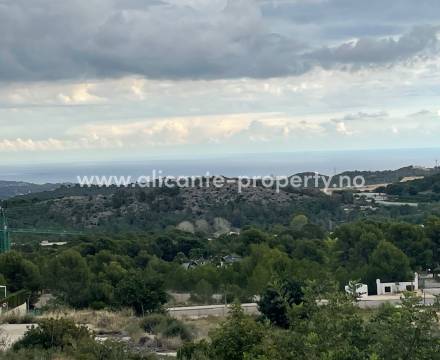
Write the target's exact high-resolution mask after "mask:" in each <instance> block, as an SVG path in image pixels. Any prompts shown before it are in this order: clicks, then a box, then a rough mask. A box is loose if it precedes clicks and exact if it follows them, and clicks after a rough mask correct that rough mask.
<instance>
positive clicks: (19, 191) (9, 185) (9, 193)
mask: <svg viewBox="0 0 440 360" xmlns="http://www.w3.org/2000/svg"><path fill="white" fill-rule="evenodd" d="M59 186H60V184H43V185H38V184H32V183H27V182H19V181H2V180H0V200H5V199H9V198H11V197H14V196H19V195H25V194H31V193H36V192H42V191H51V190H54V189H56V188H58V187H59Z"/></svg>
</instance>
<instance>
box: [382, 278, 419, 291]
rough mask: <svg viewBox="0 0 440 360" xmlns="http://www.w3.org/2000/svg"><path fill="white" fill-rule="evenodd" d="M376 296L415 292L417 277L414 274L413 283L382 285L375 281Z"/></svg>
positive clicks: (417, 283)
mask: <svg viewBox="0 0 440 360" xmlns="http://www.w3.org/2000/svg"><path fill="white" fill-rule="evenodd" d="M376 287H377V295H393V294H399V293H402V292H405V291H417V290H418V289H419V275H418V274H417V273H414V280H413V281H404V282H393V283H383V282H381V281H380V279H377V280H376Z"/></svg>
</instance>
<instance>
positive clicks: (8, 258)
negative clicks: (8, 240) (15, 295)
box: [0, 251, 41, 292]
mask: <svg viewBox="0 0 440 360" xmlns="http://www.w3.org/2000/svg"><path fill="white" fill-rule="evenodd" d="M0 274H1V275H3V277H4V279H5V280H6V284H2V285H7V286H8V291H9V292H15V291H18V290H22V289H27V290H31V291H36V290H38V289H39V288H40V286H41V276H40V271H39V269H38V267H37V266H36V265H35V264H33V263H32V262H31V261H29V260H26V259H25V258H24V257H23V255H21V254H20V253H18V252H16V251H10V252H7V253H4V254H1V255H0Z"/></svg>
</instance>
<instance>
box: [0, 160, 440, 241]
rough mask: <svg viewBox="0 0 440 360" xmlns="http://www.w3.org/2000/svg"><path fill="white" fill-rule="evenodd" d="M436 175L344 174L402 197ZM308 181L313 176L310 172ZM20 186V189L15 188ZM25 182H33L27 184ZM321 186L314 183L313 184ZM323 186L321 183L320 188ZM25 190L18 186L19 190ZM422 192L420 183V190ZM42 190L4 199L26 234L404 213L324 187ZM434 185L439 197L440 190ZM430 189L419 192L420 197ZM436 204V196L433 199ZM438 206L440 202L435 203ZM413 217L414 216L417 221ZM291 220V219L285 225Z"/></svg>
mask: <svg viewBox="0 0 440 360" xmlns="http://www.w3.org/2000/svg"><path fill="white" fill-rule="evenodd" d="M435 171H436V170H434V169H422V168H416V167H406V168H402V169H399V170H395V171H378V172H358V171H353V172H350V173H344V174H341V175H345V176H351V177H355V176H358V175H362V176H365V178H366V180H367V183H368V184H381V183H388V182H393V181H394V182H395V185H392V186H390V187H389V188H387V189H386V191H387V192H388V191H389V192H390V193H391V192H393V189H395V188H396V187H397V188H398V189H400V188H402V189H403V190H402V194H406V193H410V191H412V192H414V191H413V190H410V189H412V185H411V184H420V189H422V188H423V189H425V187H426V186H425V187H423V186H424V185H422V184H428V183H430V182H431V180H430V179H431V178H437V177H438V176H440V175H436V176H437V177H429V176H427V177H426V178H425V179H424V180H417V181H415V182H408V183H399V181H400V180H401V179H402V178H404V177H410V176H414V177H415V176H426V174H431V173H434V172H435ZM301 175H313V173H303V174H300V176H301ZM334 180H335V178H334ZM15 184H18V183H15ZM21 184H25V183H21ZM30 185H32V184H30ZM312 185H313V184H312ZM320 185H321V184H320ZM17 186H18V185H17ZM417 186H419V185H417ZM53 187H55V185H52V186H51V185H46V186H44V185H41V186H40V185H35V186H34V187H31V186H30V187H29V189H33V190H35V191H36V189H41V190H44V189H47V190H48V191H42V192H36V193H30V190H29V191H25V190H24V189H26V187H25V186H24V185H23V186H22V187H21V189H22V191H21V192H20V193H26V195H21V196H16V197H13V198H9V199H8V200H6V201H3V206H4V207H6V208H7V214H8V218H9V223H10V225H11V226H12V227H20V228H23V227H24V228H51V229H86V230H87V229H88V230H99V231H111V232H121V231H122V232H123V231H150V230H158V229H164V228H166V227H168V226H173V227H174V226H177V227H178V228H181V229H184V230H185V231H189V232H203V233H207V234H215V233H226V232H229V231H234V230H236V229H240V228H243V227H244V226H246V225H258V226H261V227H270V226H271V225H273V224H277V223H283V221H285V222H288V219H290V218H291V216H292V215H295V214H300V213H301V214H305V215H306V216H307V217H308V218H309V219H311V220H312V221H313V222H315V223H317V224H319V225H321V226H322V227H323V228H326V229H329V230H330V229H331V227H332V226H333V225H336V224H338V223H342V222H345V221H353V220H354V219H357V218H359V217H366V216H370V215H373V216H376V217H390V216H391V217H399V216H400V215H401V211H403V210H405V209H403V210H401V209H397V208H396V209H391V210H387V209H382V208H381V209H379V210H375V212H374V214H369V212H368V211H369V210H367V211H366V210H363V211H361V210H359V207H358V206H357V205H356V204H353V201H352V199H351V198H350V196H346V195H343V194H334V195H333V196H327V195H325V194H323V193H322V192H320V191H319V190H318V189H294V188H287V189H283V190H281V191H279V192H277V191H275V189H269V188H265V187H263V186H257V187H256V188H248V189H243V191H242V192H238V191H237V185H236V184H230V185H227V186H224V187H223V188H219V189H217V188H215V187H210V188H204V187H195V188H183V189H179V188H171V189H170V188H164V187H162V188H160V187H153V188H152V187H150V188H140V187H139V186H134V187H132V186H129V187H127V188H118V187H116V186H111V187H98V186H93V187H80V186H79V185H74V186H66V185H61V186H59V187H57V188H56V189H53ZM436 190H437V188H436V187H435V186H434V187H433V188H432V191H434V192H435V191H436ZM419 191H425V192H426V189H425V190H416V191H415V193H417V194H418V193H419ZM430 199H431V198H428V201H429V200H430ZM432 200H435V199H432ZM415 211H416V210H415V209H413V210H412V212H409V210H407V212H408V214H407V215H410V216H412V213H413V212H415ZM283 219H284V220H283Z"/></svg>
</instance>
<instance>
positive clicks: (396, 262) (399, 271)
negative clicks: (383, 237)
mask: <svg viewBox="0 0 440 360" xmlns="http://www.w3.org/2000/svg"><path fill="white" fill-rule="evenodd" d="M368 278H369V284H373V283H375V281H376V279H381V281H383V282H394V281H407V280H410V279H412V278H413V274H412V272H411V267H410V265H409V259H408V257H407V256H406V255H405V254H404V253H403V252H402V251H401V250H399V249H398V248H397V247H396V246H394V245H393V244H391V243H390V242H388V241H381V242H380V243H379V245H378V246H377V247H376V249H375V250H374V251H373V253H372V254H371V256H370V264H369V266H368Z"/></svg>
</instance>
